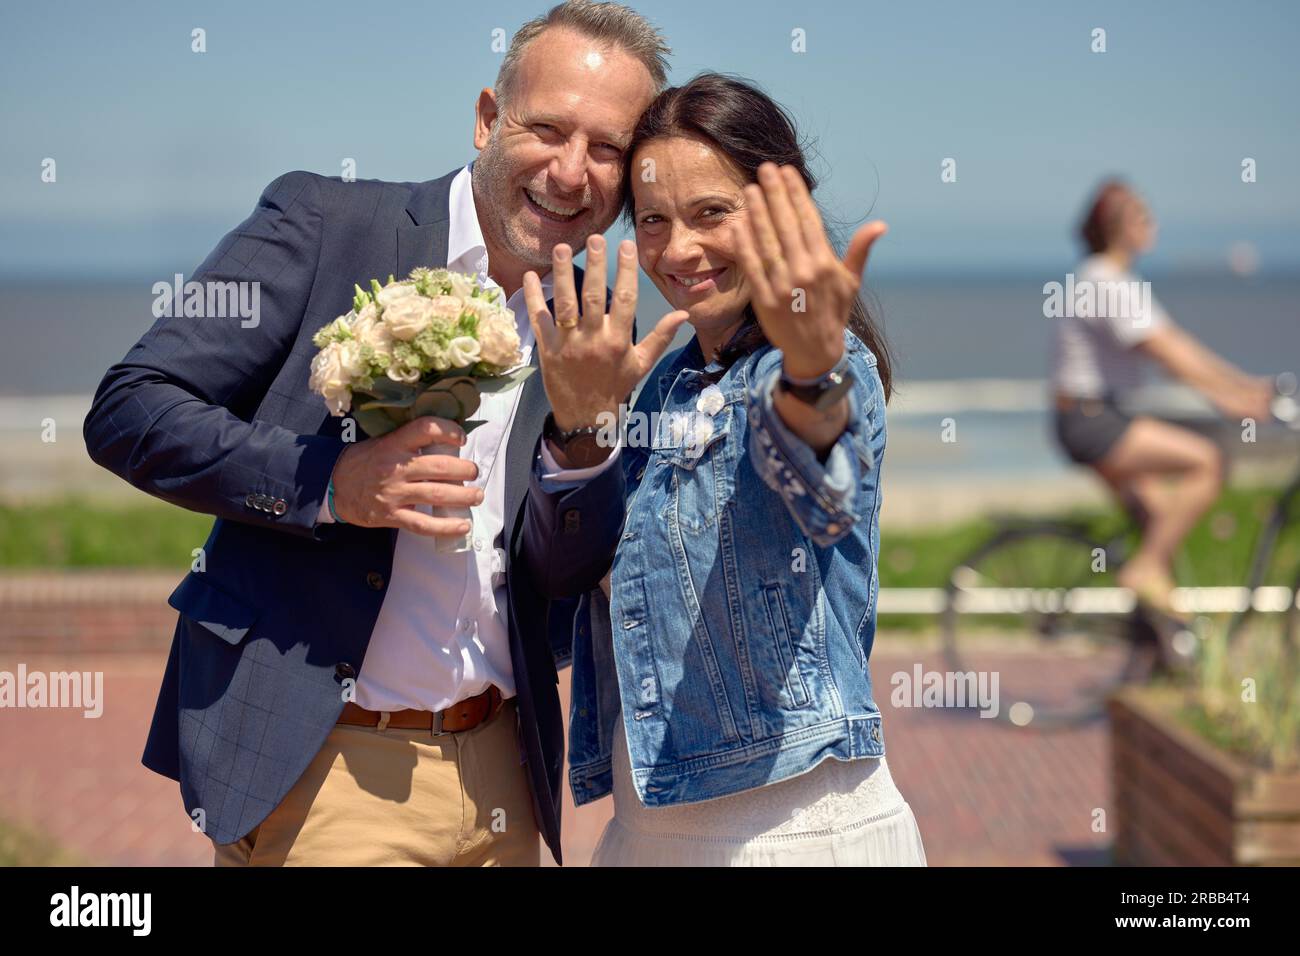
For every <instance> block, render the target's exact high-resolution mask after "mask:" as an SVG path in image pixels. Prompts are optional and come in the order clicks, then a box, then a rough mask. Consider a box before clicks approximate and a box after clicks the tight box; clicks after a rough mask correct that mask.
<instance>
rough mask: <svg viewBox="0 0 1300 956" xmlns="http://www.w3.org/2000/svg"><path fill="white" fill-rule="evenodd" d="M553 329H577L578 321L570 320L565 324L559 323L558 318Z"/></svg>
mask: <svg viewBox="0 0 1300 956" xmlns="http://www.w3.org/2000/svg"><path fill="white" fill-rule="evenodd" d="M555 327H556V328H557V329H575V328H577V327H578V320H577V319H570V320H569V321H567V322H561V321H560V320H559V318H556V320H555Z"/></svg>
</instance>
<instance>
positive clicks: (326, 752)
mask: <svg viewBox="0 0 1300 956" xmlns="http://www.w3.org/2000/svg"><path fill="white" fill-rule="evenodd" d="M517 714H518V705H517V701H516V700H515V699H514V698H513V697H512V698H510V699H509V700H507V701H505V703H504V705H503V706H502V708H501V712H500V713H498V714H497V715H496V717H494V718H492V719H491V720H489V721H487V722H486V723H484V724H480V725H479V726H477V727H475V728H474V729H472V730H467V731H462V732H460V733H454V734H453V733H446V734H439V735H437V736H434V735H433V734H432V733H430V732H429V731H428V730H393V729H391V728H387V729H384V730H379V729H377V728H374V727H353V726H349V725H346V724H339V725H337V726H335V728H334V729H333V730H332V731H330V734H329V736H328V737H327V738H326V739H325V744H324V746H323V747H321V749H320V752H319V753H318V754H317V755H316V757H315V759H314V760H312V762H311V764H310V765H309V766H308V767H307V770H306V771H305V772H304V773H303V775H302V777H301V778H300V779H299V780H298V782H297V783H296V784H294V786H293V788H292V789H291V790H290V791H289V792H288V793H287V794H286V795H285V798H284V800H282V801H281V802H280V805H279V806H277V807H276V808H275V809H274V810H272V811H271V814H270V816H268V817H267V818H266V819H265V820H264V821H262V823H261V824H260V825H259V826H257V827H255V828H254V829H253V830H252V832H250V833H249V834H248V835H247V836H245V837H244V838H243V839H241V840H239V841H237V842H235V843H230V844H226V845H217V846H216V859H215V865H216V866H538V865H540V863H541V839H540V835H539V833H538V830H537V823H536V821H535V819H534V817H533V802H532V795H531V790H530V786H529V782H528V777H527V774H526V772H525V768H524V766H523V765H522V762H521V755H520V750H519V740H518V733H517V720H518V717H517Z"/></svg>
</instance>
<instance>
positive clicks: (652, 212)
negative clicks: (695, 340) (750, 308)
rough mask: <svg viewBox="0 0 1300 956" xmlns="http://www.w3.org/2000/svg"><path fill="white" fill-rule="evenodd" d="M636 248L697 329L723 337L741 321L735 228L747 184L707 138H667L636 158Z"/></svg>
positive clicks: (742, 294)
mask: <svg viewBox="0 0 1300 956" xmlns="http://www.w3.org/2000/svg"><path fill="white" fill-rule="evenodd" d="M631 175H632V177H633V186H632V198H633V200H634V204H635V223H636V247H637V254H638V257H639V259H640V261H641V268H642V269H644V270H645V273H646V275H648V276H649V277H650V279H651V281H652V282H654V284H655V286H656V287H657V288H658V289H659V291H660V292H661V293H663V297H664V298H665V299H667V300H668V302H669V303H670V304H671V305H672V307H673V308H674V309H685V310H686V311H688V312H690V314H691V319H690V321H691V324H692V325H693V326H695V329H696V331H697V332H698V331H701V330H703V331H706V332H713V333H715V334H720V333H722V332H723V331H725V330H726V329H728V328H729V327H730V326H733V325H735V324H736V323H738V322H739V321H740V319H741V316H742V313H743V312H744V310H745V306H746V305H748V304H749V288H748V286H747V284H746V282H745V277H744V275H743V274H742V272H741V269H740V266H739V264H738V263H737V262H736V253H735V246H734V243H733V240H732V225H733V223H734V221H735V218H736V215H737V213H738V212H739V210H740V209H741V207H742V205H743V202H744V192H743V189H744V187H745V184H746V182H747V181H748V180H747V179H746V178H745V176H744V174H743V173H742V172H741V170H740V169H739V167H737V166H736V165H735V164H734V163H732V162H731V160H730V159H728V158H727V156H726V155H725V154H723V153H722V152H721V151H719V150H718V149H717V148H716V147H714V146H713V145H711V144H709V143H706V142H704V141H703V140H699V139H696V138H694V137H687V136H666V137H661V138H658V139H652V140H649V141H647V142H646V143H644V144H642V145H641V146H640V147H639V148H638V149H637V151H636V155H634V156H633V157H632V159H631Z"/></svg>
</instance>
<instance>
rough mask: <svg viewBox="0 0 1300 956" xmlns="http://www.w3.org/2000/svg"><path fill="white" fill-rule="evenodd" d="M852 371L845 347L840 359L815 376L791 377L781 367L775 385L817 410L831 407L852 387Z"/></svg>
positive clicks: (820, 410) (822, 410)
mask: <svg viewBox="0 0 1300 956" xmlns="http://www.w3.org/2000/svg"><path fill="white" fill-rule="evenodd" d="M853 382H854V377H853V371H852V369H850V368H849V353H848V350H847V349H845V351H844V354H843V355H842V356H840V360H839V361H838V362H836V363H835V364H834V365H833V366H832V367H831V369H830V370H829V371H828V372H825V373H824V374H822V375H819V376H817V377H816V378H791V377H790V376H789V375H787V374H786V373H785V369H784V368H782V369H781V377H780V379H778V380H777V384H776V387H777V388H779V389H780V390H781V391H783V392H785V393H786V394H787V395H789V396H790V397H791V398H797V399H798V400H799V401H801V402H803V403H804V404H805V405H811V406H812V407H813V408H815V409H817V410H818V411H819V412H824V411H826V409H828V408H831V407H832V406H834V405H835V403H836V402H838V401H839V400H840V399H841V398H843V397H844V396H845V395H846V394H847V393H848V391H849V389H850V388H852V387H853Z"/></svg>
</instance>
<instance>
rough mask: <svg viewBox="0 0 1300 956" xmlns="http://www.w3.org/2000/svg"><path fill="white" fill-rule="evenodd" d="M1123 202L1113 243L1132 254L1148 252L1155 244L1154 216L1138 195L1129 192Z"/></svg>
mask: <svg viewBox="0 0 1300 956" xmlns="http://www.w3.org/2000/svg"><path fill="white" fill-rule="evenodd" d="M1123 202H1124V205H1123V207H1122V210H1121V212H1120V216H1119V228H1118V229H1117V230H1116V235H1115V243H1116V244H1117V245H1119V246H1121V247H1122V248H1124V249H1126V250H1128V251H1129V252H1130V253H1131V254H1132V255H1140V254H1142V253H1144V252H1149V251H1150V250H1151V248H1152V246H1154V245H1155V244H1156V221H1155V217H1154V216H1152V215H1151V210H1150V209H1148V208H1147V204H1146V203H1145V202H1143V201H1142V199H1141V198H1140V197H1139V196H1136V195H1134V194H1132V193H1129V194H1128V195H1127V196H1125V197H1124V201H1123Z"/></svg>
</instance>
